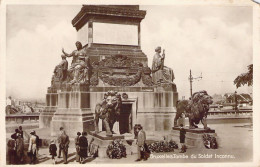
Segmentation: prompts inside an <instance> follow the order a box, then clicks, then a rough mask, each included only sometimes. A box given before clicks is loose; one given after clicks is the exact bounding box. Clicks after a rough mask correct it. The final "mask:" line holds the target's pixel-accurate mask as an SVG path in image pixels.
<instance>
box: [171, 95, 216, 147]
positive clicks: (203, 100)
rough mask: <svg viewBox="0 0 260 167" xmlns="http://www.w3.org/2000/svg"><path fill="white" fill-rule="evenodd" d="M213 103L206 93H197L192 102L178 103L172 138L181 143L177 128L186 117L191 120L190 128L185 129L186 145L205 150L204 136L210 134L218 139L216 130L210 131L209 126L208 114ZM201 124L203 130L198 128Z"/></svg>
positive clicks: (183, 101) (178, 128)
mask: <svg viewBox="0 0 260 167" xmlns="http://www.w3.org/2000/svg"><path fill="white" fill-rule="evenodd" d="M212 103H213V100H212V97H211V96H209V95H208V93H207V92H206V91H200V92H196V93H194V94H193V95H192V97H191V100H182V101H178V102H177V113H176V116H175V118H174V127H173V128H172V134H171V135H170V136H171V138H172V139H173V140H175V141H179V133H180V132H179V131H180V127H178V126H177V120H178V119H179V118H180V117H181V116H182V115H186V116H188V118H189V127H188V128H184V129H185V131H186V144H187V145H188V146H190V147H199V148H205V147H204V143H203V135H204V134H208V135H210V136H213V137H215V138H216V137H217V134H216V133H215V130H213V129H210V128H209V127H208V125H207V114H208V111H209V105H210V104H212ZM199 122H201V123H202V124H203V129H202V128H198V126H197V124H199Z"/></svg>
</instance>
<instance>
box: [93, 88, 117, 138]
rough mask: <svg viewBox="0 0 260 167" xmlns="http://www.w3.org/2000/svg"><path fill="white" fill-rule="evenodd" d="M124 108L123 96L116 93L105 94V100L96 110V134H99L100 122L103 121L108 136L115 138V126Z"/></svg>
mask: <svg viewBox="0 0 260 167" xmlns="http://www.w3.org/2000/svg"><path fill="white" fill-rule="evenodd" d="M121 106H122V100H121V95H120V94H119V93H117V92H115V91H108V92H107V93H105V95H104V98H103V100H102V101H101V102H100V103H98V104H97V105H96V108H95V120H94V125H95V133H99V127H98V122H99V119H102V121H103V126H104V128H105V130H106V136H110V137H111V136H113V126H114V123H115V122H116V121H117V120H118V117H119V116H120V112H121Z"/></svg>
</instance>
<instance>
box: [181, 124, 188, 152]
mask: <svg viewBox="0 0 260 167" xmlns="http://www.w3.org/2000/svg"><path fill="white" fill-rule="evenodd" d="M180 126H181V128H180V143H181V152H180V153H185V152H186V148H187V147H186V146H185V144H184V143H185V133H186V131H185V129H184V128H183V124H181V125H180Z"/></svg>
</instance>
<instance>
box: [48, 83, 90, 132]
mask: <svg viewBox="0 0 260 167" xmlns="http://www.w3.org/2000/svg"><path fill="white" fill-rule="evenodd" d="M87 91H88V85H86V84H74V85H72V86H71V85H69V84H67V85H63V87H62V89H61V90H59V91H58V92H57V94H58V101H59V103H58V107H57V110H56V112H55V113H54V115H53V117H52V121H51V136H57V135H58V134H59V131H60V127H63V128H64V130H65V131H66V133H67V134H68V135H69V136H76V134H77V132H83V131H91V130H94V122H93V119H94V115H93V113H92V112H91V109H90V97H89V92H87Z"/></svg>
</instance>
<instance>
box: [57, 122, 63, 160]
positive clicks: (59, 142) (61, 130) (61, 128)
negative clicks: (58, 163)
mask: <svg viewBox="0 0 260 167" xmlns="http://www.w3.org/2000/svg"><path fill="white" fill-rule="evenodd" d="M63 130H64V129H63V127H60V134H59V135H58V139H57V141H58V144H59V154H58V158H60V156H61V148H60V146H61V141H60V137H61V134H62V133H63Z"/></svg>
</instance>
